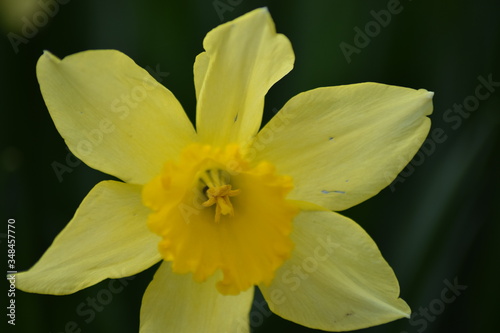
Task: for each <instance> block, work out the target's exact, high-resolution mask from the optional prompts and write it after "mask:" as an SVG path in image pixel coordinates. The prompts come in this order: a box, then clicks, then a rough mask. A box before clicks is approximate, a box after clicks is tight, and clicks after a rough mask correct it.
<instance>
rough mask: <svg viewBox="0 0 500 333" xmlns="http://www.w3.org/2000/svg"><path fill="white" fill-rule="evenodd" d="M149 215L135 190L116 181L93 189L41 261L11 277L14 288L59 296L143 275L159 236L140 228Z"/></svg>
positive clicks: (138, 189) (156, 256)
mask: <svg viewBox="0 0 500 333" xmlns="http://www.w3.org/2000/svg"><path fill="white" fill-rule="evenodd" d="M148 213H149V210H148V209H147V208H146V207H145V206H143V205H142V203H141V187H140V186H137V185H130V184H125V183H121V182H116V181H104V182H101V183H99V184H97V185H96V186H95V187H94V188H93V189H92V191H90V193H89V194H88V195H87V197H86V198H85V199H84V200H83V202H82V204H81V205H80V207H79V208H78V209H77V211H76V213H75V216H74V217H73V219H72V220H71V222H70V223H69V224H68V225H67V226H66V227H65V228H64V230H63V231H62V232H61V233H60V234H59V235H58V236H57V237H56V239H55V240H54V242H53V243H52V245H51V246H50V247H49V248H48V250H47V251H46V252H45V254H44V255H43V256H42V258H41V259H40V260H39V261H38V262H37V263H36V264H35V265H34V266H33V267H32V268H31V269H29V270H28V271H26V272H22V273H19V274H17V276H16V283H17V285H16V286H17V287H18V288H19V289H21V290H24V291H27V292H33V293H40V294H54V295H64V294H70V293H73V292H76V291H78V290H81V289H83V288H86V287H88V286H91V285H93V284H96V283H97V282H99V281H102V280H104V279H106V278H121V277H124V276H129V275H133V274H136V273H138V272H141V271H143V270H144V269H146V268H148V267H150V266H151V265H153V264H154V263H156V262H158V261H159V260H160V254H159V252H158V249H157V244H158V242H159V237H158V236H156V235H155V234H153V233H152V232H151V231H149V229H148V228H147V226H146V219H147V214H148Z"/></svg>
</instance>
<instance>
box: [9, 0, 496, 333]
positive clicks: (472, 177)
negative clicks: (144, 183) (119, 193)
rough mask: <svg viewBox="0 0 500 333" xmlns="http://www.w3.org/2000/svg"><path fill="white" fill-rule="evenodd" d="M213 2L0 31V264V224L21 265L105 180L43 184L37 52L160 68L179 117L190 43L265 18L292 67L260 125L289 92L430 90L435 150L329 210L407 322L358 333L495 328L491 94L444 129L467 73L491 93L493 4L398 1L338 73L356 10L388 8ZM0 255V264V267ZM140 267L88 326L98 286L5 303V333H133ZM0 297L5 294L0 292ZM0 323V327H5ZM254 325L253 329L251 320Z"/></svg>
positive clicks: (195, 46) (270, 320) (94, 176)
mask: <svg viewBox="0 0 500 333" xmlns="http://www.w3.org/2000/svg"><path fill="white" fill-rule="evenodd" d="M220 2H222V3H226V4H227V3H232V4H233V5H231V4H229V6H230V7H231V9H232V10H231V11H226V12H224V13H223V14H222V20H221V17H220V16H219V15H218V13H217V11H216V10H215V8H214V5H213V1H212V0H209V1H201V0H198V1H195V0H190V1H165V0H158V1H153V0H146V1H132V0H126V1H118V0H115V1H112V0H87V1H81V0H72V1H69V3H67V4H64V5H61V6H60V8H59V13H58V14H57V15H55V17H54V18H53V19H52V20H51V21H50V23H49V24H48V25H46V26H45V27H43V28H41V29H40V31H39V32H38V33H37V34H36V36H35V37H33V38H31V39H30V40H29V43H28V44H26V45H25V44H22V45H20V46H19V52H18V53H17V54H16V53H15V52H14V50H13V48H12V46H11V44H10V42H9V40H8V38H7V34H8V32H9V31H11V30H10V29H11V28H5V29H4V30H3V31H2V35H1V36H0V106H1V112H0V115H1V119H0V121H1V125H2V128H1V136H2V137H1V146H0V162H1V163H0V166H1V171H2V172H1V184H2V185H1V186H2V198H1V199H2V200H1V205H2V206H1V207H2V208H1V209H2V210H1V217H2V223H1V224H0V226H1V227H0V233H1V234H0V237H1V238H0V240H1V241H2V243H1V249H2V251H4V252H3V253H6V252H7V247H6V241H5V232H6V229H7V219H8V218H15V219H16V228H17V229H16V230H17V233H16V240H17V258H16V259H17V269H18V270H25V269H28V268H29V267H30V266H31V265H33V264H34V263H35V262H36V260H37V259H38V258H39V257H40V256H41V255H42V253H43V252H44V251H45V250H46V249H47V247H48V246H49V245H50V244H51V242H52V240H53V239H54V237H55V236H56V235H57V234H58V232H59V231H60V230H61V229H62V228H63V227H64V226H65V225H66V223H67V222H68V221H69V220H70V218H71V217H72V215H73V213H74V212H75V210H76V208H77V206H78V204H79V203H80V202H81V200H82V199H83V197H84V196H85V195H86V194H87V193H88V191H89V190H90V189H91V188H92V187H93V186H94V185H95V184H96V183H97V182H98V181H100V180H102V179H109V178H110V177H109V176H107V175H103V174H101V173H99V172H97V171H95V170H92V169H90V168H88V167H87V166H85V165H83V163H82V164H80V165H78V166H76V167H74V168H72V172H71V173H65V174H63V176H62V177H63V179H62V182H60V181H59V180H58V178H57V176H56V174H55V173H54V170H53V168H52V166H51V165H52V163H53V162H54V161H57V162H59V163H61V164H66V161H65V159H66V156H67V154H68V151H67V150H66V147H65V145H64V141H63V139H62V138H61V137H60V136H59V134H58V133H57V131H56V129H55V127H54V125H53V123H52V120H51V119H50V117H49V114H48V112H47V110H46V107H45V105H44V103H43V99H42V97H41V95H40V92H39V89H38V84H37V81H36V77H35V64H36V61H37V58H38V57H39V56H40V55H41V53H42V51H43V50H44V49H47V50H50V51H51V52H53V53H54V54H56V55H57V56H59V57H64V56H66V55H69V54H72V53H75V52H78V51H82V50H88V49H100V48H113V49H118V50H120V51H122V52H124V53H126V54H127V55H129V56H130V57H131V58H132V59H134V60H135V61H136V62H137V63H138V64H139V65H141V66H143V67H147V66H149V68H153V69H160V70H161V71H162V72H168V73H169V74H168V75H167V76H164V77H163V80H162V84H164V85H165V86H167V87H168V88H169V89H170V90H171V91H172V92H173V93H174V94H175V95H176V96H177V98H178V99H179V100H180V101H181V103H182V104H183V106H184V107H185V109H186V111H187V112H188V113H189V115H190V117H191V119H193V115H194V110H195V96H194V87H193V78H192V65H193V62H194V58H195V56H196V55H197V54H198V53H200V52H201V51H202V40H203V37H204V36H205V34H206V33H207V32H208V31H209V30H210V29H212V28H213V27H215V26H217V25H218V24H220V23H221V22H223V21H224V22H225V21H228V20H231V19H234V18H236V17H238V16H240V15H242V14H244V13H246V12H248V11H250V10H252V9H254V8H257V7H260V6H268V7H269V10H270V12H271V15H272V16H273V18H274V20H275V23H276V26H277V30H278V32H281V33H284V34H285V35H286V36H287V37H288V38H289V39H290V40H291V42H292V45H293V48H294V51H295V55H296V62H295V69H294V70H293V71H292V72H291V73H290V74H289V75H287V76H286V77H285V78H284V79H282V80H281V81H280V82H278V83H277V84H276V85H275V86H274V87H273V88H272V89H271V91H270V92H269V94H268V95H267V99H266V108H265V112H266V114H265V116H266V120H267V119H269V118H270V117H271V116H272V115H273V114H274V112H273V110H274V109H275V108H277V109H279V108H281V106H282V105H283V104H284V103H285V102H286V101H287V100H288V99H289V98H291V97H292V96H294V95H295V94H297V93H299V92H301V91H305V90H309V89H312V88H316V87H319V86H332V85H340V84H348V83H356V82H365V81H375V82H382V83H386V84H392V85H400V86H406V87H411V88H426V89H428V90H432V91H434V92H435V97H434V114H433V115H432V117H431V118H432V121H433V125H432V126H433V129H438V131H441V133H444V134H442V138H443V137H446V140H444V142H443V140H440V141H441V142H437V141H436V139H434V140H430V141H428V142H427V144H426V150H423V151H421V153H420V157H419V159H416V160H414V162H413V164H412V165H411V166H410V167H407V168H406V169H405V171H404V172H403V174H402V175H401V177H402V178H401V179H403V180H404V182H398V183H395V184H393V186H392V188H387V189H385V190H384V191H382V193H380V194H379V195H377V196H376V197H374V198H373V199H370V200H368V201H367V202H364V203H363V204H361V205H358V206H357V207H355V208H352V209H350V210H348V211H345V212H344V213H345V215H347V216H349V217H351V218H353V219H354V220H356V221H357V222H358V223H359V224H361V225H362V226H363V227H364V228H365V229H366V230H367V231H368V233H369V234H370V235H371V236H372V237H373V238H374V239H375V241H376V242H377V244H378V245H379V247H380V249H381V251H382V253H383V254H384V256H385V258H386V259H387V261H388V262H389V263H390V265H391V266H392V267H393V268H394V270H395V272H396V274H397V276H398V277H399V281H400V285H401V296H402V297H403V298H404V299H405V300H406V301H407V302H408V303H409V304H410V306H411V307H412V310H413V311H414V312H415V314H414V315H415V316H416V317H415V318H414V321H413V325H412V324H411V322H410V321H408V320H398V321H396V322H393V323H390V324H386V325H382V326H380V327H377V328H371V329H366V330H363V332H402V331H407V332H408V333H410V332H428V333H431V332H493V331H495V330H494V327H497V326H498V325H495V323H496V321H497V320H498V310H499V308H500V307H499V306H498V297H499V296H500V292H499V291H500V288H499V282H498V263H499V260H498V254H499V250H500V246H499V244H500V241H499V240H498V236H499V224H498V222H499V214H498V211H497V210H496V209H497V207H498V206H495V205H498V204H499V203H500V202H499V195H498V191H497V190H498V187H499V186H498V185H499V177H498V163H497V157H495V156H497V155H498V151H499V140H498V139H499V133H498V129H499V126H498V125H499V119H500V117H499V111H500V110H499V106H500V88H499V87H496V88H495V89H496V90H495V91H494V92H493V93H491V95H490V96H489V97H488V98H486V99H485V100H482V101H480V103H479V106H478V107H477V108H474V111H471V112H470V113H468V114H467V115H466V116H467V117H462V116H457V114H455V115H454V117H459V119H461V120H460V122H461V123H460V125H458V120H454V121H448V122H447V121H446V119H445V118H444V117H445V113H446V112H447V110H448V109H450V108H453V105H454V104H457V105H459V104H462V103H464V100H467V101H470V100H471V98H470V97H469V96H474V94H475V89H476V87H477V86H478V85H479V84H480V82H479V81H478V77H479V76H482V77H484V78H488V76H490V75H491V76H492V79H493V81H495V82H499V81H500V71H499V66H498V61H499V60H500V43H499V41H500V20H499V13H500V3H499V2H498V1H494V0H479V1H472V0H470V1H464V0H462V1H457V0H455V1H452V0H444V1H431V0H413V1H410V0H402V1H401V6H402V8H403V10H402V11H401V12H400V13H398V14H395V15H392V17H391V22H390V23H389V24H388V25H387V26H386V27H381V29H380V32H379V33H378V34H377V35H376V36H374V37H373V38H370V42H369V44H368V45H366V46H365V47H363V48H360V52H359V53H358V54H353V55H352V57H351V59H350V60H351V62H350V63H348V62H347V61H346V58H345V57H344V55H343V53H342V51H341V48H340V46H339V45H340V44H341V43H342V42H344V43H349V44H351V45H354V38H355V35H356V32H355V30H354V28H355V27H359V28H360V29H361V30H363V29H364V28H365V25H366V24H367V23H369V22H370V21H373V20H374V18H373V16H372V14H370V11H372V10H374V11H376V12H379V11H380V10H384V9H386V8H387V6H388V2H389V1H358V0H356V1H355V0H345V1H327V0H324V1H250V0H241V1H238V0H232V1H228V0H221V1H220ZM482 92H483V91H482ZM449 112H451V111H449ZM455 119H457V118H455ZM103 223H105V221H103ZM96 232H98V230H96ZM3 258H4V259H2V267H5V266H4V265H5V264H4V263H5V262H6V256H3ZM5 271H6V269H5ZM154 271H155V267H153V268H151V269H149V270H147V271H145V272H143V273H141V274H139V275H137V276H136V277H135V278H134V279H132V280H129V281H128V285H127V286H126V287H125V288H124V289H123V291H122V292H121V293H118V294H114V295H113V299H112V301H111V302H110V303H109V304H107V305H105V306H103V309H102V311H100V312H95V318H94V319H93V320H92V321H91V322H90V323H86V322H85V319H88V318H89V317H88V316H85V317H83V316H80V315H78V314H77V313H76V308H77V307H78V306H79V304H81V303H82V302H86V299H87V297H96V295H97V294H98V293H99V291H100V290H102V289H103V288H104V289H106V288H108V283H109V282H108V281H104V282H102V283H100V284H98V285H96V286H94V287H91V288H88V289H85V290H83V291H80V292H78V293H76V294H73V295H69V296H48V295H36V294H26V293H24V292H21V291H18V292H17V293H16V304H17V317H16V319H17V320H16V330H15V331H17V332H64V331H65V325H66V324H67V323H68V322H71V321H74V322H75V323H76V325H78V327H79V328H80V329H81V330H82V332H137V330H138V325H139V309H140V303H141V297H142V294H143V292H144V290H145V288H146V287H147V285H148V283H149V281H150V280H151V278H152V275H153V273H154ZM455 279H457V282H458V283H459V284H461V285H466V286H467V289H466V290H464V291H462V292H461V294H460V296H458V297H457V298H456V299H455V300H454V301H453V302H451V303H450V304H446V305H445V307H444V309H439V302H440V301H439V300H440V298H441V293H442V291H443V290H444V289H445V288H446V284H445V282H444V281H445V280H448V281H450V282H451V283H453V281H454V280H455ZM2 286H3V284H2ZM3 290H5V293H6V290H7V286H6V285H5V289H3ZM1 293H2V294H3V293H4V291H1ZM2 299H5V298H4V296H2ZM331 301H332V302H335V301H336V300H334V299H332V300H331ZM4 304H5V301H4V303H2V308H3V309H5V307H4ZM432 307H434V308H433V309H434V310H432ZM425 308H431V309H430V310H429V317H428V318H427V319H425V317H424V316H423V315H422V313H421V312H420V311H423V309H425ZM4 311H5V310H3V311H2V316H1V318H2V321H4V320H5V321H6V317H5V314H4ZM432 311H434V313H435V314H433V313H432ZM252 318H253V323H254V326H255V327H254V331H255V332H313V330H310V329H307V328H303V327H300V326H298V325H294V324H292V323H290V322H287V321H285V320H282V319H280V318H279V317H277V316H274V315H268V313H267V312H266V311H264V312H263V311H259V310H258V309H254V313H253V316H252ZM260 319H265V320H264V321H263V322H262V323H261V320H260ZM2 324H3V323H2Z"/></svg>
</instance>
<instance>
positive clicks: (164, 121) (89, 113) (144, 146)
mask: <svg viewBox="0 0 500 333" xmlns="http://www.w3.org/2000/svg"><path fill="white" fill-rule="evenodd" d="M37 76H38V81H39V82H40V88H41V91H42V95H43V98H44V100H45V103H46V104H47V108H48V109H49V112H50V115H51V117H52V119H53V120H54V123H55V125H56V127H57V129H58V131H59V133H61V135H62V137H63V138H64V139H65V141H66V143H67V144H68V147H69V148H70V149H71V151H72V152H73V153H74V154H75V155H76V156H77V157H78V158H80V159H82V160H83V161H84V162H85V163H86V164H88V165H89V166H90V167H92V168H95V169H98V170H100V171H103V172H105V173H108V174H111V175H114V176H116V177H118V178H120V179H122V180H124V181H126V182H129V183H136V184H144V183H145V182H147V181H148V180H149V179H150V178H152V177H153V176H155V175H156V174H157V173H159V172H160V170H161V167H162V165H163V163H164V162H165V161H166V160H168V159H172V158H175V157H176V156H177V154H178V153H179V152H180V150H181V149H182V148H183V147H184V146H185V145H186V144H187V143H189V142H192V141H194V140H195V132H194V128H193V126H192V124H191V123H190V122H189V119H188V118H187V116H186V114H185V113H184V111H183V109H182V106H181V105H180V104H179V102H178V101H177V99H176V98H175V97H174V95H173V94H172V93H171V92H170V91H169V90H167V89H166V88H165V87H163V86H162V85H160V84H159V83H158V82H157V81H156V80H155V79H154V78H153V77H151V75H149V74H148V72H146V71H145V70H144V69H142V68H140V67H139V66H137V65H136V64H135V63H134V62H133V61H132V60H131V59H130V58H128V57H127V56H126V55H124V54H122V53H120V52H118V51H114V50H98V51H85V52H81V53H76V54H73V55H70V56H68V57H66V58H64V59H62V60H60V59H58V58H56V57H55V56H53V55H52V54H50V53H49V52H45V54H44V55H42V56H41V57H40V60H39V61H38V64H37Z"/></svg>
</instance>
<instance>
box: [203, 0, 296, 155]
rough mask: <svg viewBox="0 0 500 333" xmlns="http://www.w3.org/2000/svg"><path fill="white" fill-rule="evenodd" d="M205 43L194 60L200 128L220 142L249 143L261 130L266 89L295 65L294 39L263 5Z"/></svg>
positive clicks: (213, 141) (209, 139) (205, 135)
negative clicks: (277, 25)
mask: <svg viewBox="0 0 500 333" xmlns="http://www.w3.org/2000/svg"><path fill="white" fill-rule="evenodd" d="M203 45H204V48H205V50H206V52H204V53H202V54H201V56H198V57H197V61H196V63H195V85H196V91H197V95H198V105H197V115H196V116H197V118H196V124H197V131H198V134H199V135H200V137H201V140H202V141H203V142H205V143H209V144H212V145H215V146H222V145H225V144H227V143H241V144H245V143H248V141H249V140H250V139H251V138H252V137H253V136H254V135H255V134H256V133H257V131H258V130H259V127H260V123H261V121H262V112H263V106H264V96H265V94H266V93H267V91H268V90H269V88H270V87H271V86H272V85H273V84H274V83H275V82H276V81H278V80H279V79H281V78H282V77H283V76H284V75H285V74H287V73H288V72H289V71H290V70H291V69H292V67H293V62H294V54H293V51H292V47H291V45H290V41H289V40H288V39H287V38H286V37H285V36H284V35H281V34H276V30H275V28H274V23H273V21H272V19H271V16H270V15H269V12H268V11H267V9H266V8H260V9H256V10H254V11H252V12H250V13H248V14H245V15H243V16H242V17H240V18H237V19H236V20H234V21H231V22H228V23H225V24H222V25H220V26H218V27H217V28H215V29H213V30H212V31H210V32H209V33H208V34H207V36H206V38H205V40H204V42H203ZM207 62H208V64H207Z"/></svg>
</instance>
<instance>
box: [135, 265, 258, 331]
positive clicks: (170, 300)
mask: <svg viewBox="0 0 500 333" xmlns="http://www.w3.org/2000/svg"><path fill="white" fill-rule="evenodd" d="M220 278H221V276H213V277H211V278H210V279H209V280H208V281H205V282H203V283H197V282H194V281H193V278H192V276H191V274H182V275H181V274H176V273H173V272H172V269H171V267H170V264H169V263H167V262H163V263H162V264H161V266H160V268H159V269H158V271H157V272H156V274H155V276H154V279H153V281H152V282H151V283H150V285H149V286H148V288H147V290H146V293H145V294H144V297H143V300H142V307H141V327H140V330H139V331H140V332H141V333H149V332H151V333H156V332H176V333H183V332H186V333H191V332H207V333H211V332H214V333H216V332H217V333H218V332H238V333H240V332H241V333H244V332H249V331H250V329H249V328H250V326H249V319H248V315H249V312H250V307H251V305H252V300H253V293H254V289H253V288H251V289H249V290H247V291H245V292H242V293H240V294H239V295H237V296H224V295H222V294H220V293H219V292H218V291H217V289H215V281H216V280H217V279H220Z"/></svg>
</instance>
